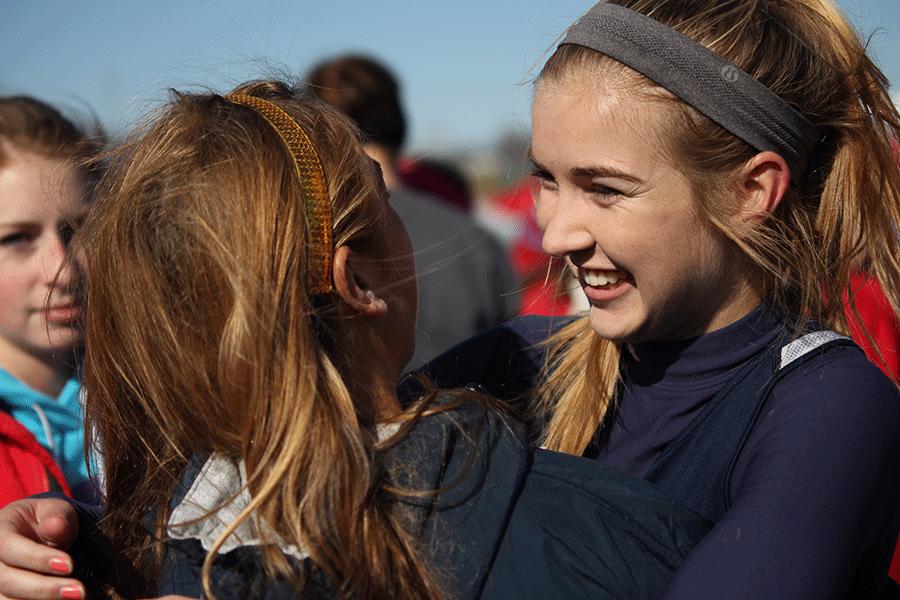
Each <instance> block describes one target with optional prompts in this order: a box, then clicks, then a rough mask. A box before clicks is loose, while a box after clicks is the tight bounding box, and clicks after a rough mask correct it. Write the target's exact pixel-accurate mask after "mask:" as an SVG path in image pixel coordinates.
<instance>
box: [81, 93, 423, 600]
mask: <svg viewBox="0 0 900 600" xmlns="http://www.w3.org/2000/svg"><path fill="white" fill-rule="evenodd" d="M235 93H240V94H247V95H251V96H258V97H261V98H264V99H266V100H268V101H269V102H271V103H273V104H275V105H277V106H278V107H280V108H281V109H283V110H284V111H285V112H287V113H288V115H290V117H291V118H292V119H294V120H295V121H296V123H297V124H298V125H299V126H300V127H301V128H302V129H303V130H304V132H305V133H306V134H307V135H308V137H309V138H310V140H311V142H312V144H313V146H314V147H315V148H316V151H317V152H318V154H319V160H320V162H321V164H322V167H323V171H324V174H325V179H326V182H327V188H328V194H329V201H330V204H331V210H332V214H333V221H334V244H335V246H336V247H337V246H341V245H351V246H359V247H366V246H368V245H369V244H371V243H372V239H373V234H374V231H375V227H376V223H377V221H378V219H380V218H381V217H382V215H383V211H384V200H383V198H384V190H383V187H382V186H381V185H380V181H379V178H378V177H377V175H376V171H375V168H374V165H373V163H372V161H371V160H370V159H369V158H368V157H367V156H366V154H365V153H364V152H363V150H362V147H361V146H360V143H359V141H358V135H357V134H356V131H355V130H354V129H353V127H352V126H351V125H350V124H349V122H348V121H347V120H346V119H345V118H344V117H343V116H341V115H340V114H339V113H338V112H337V111H336V110H334V109H332V108H330V107H328V106H327V105H324V104H322V103H318V102H314V101H308V100H301V99H298V96H297V95H296V93H295V92H294V90H292V89H290V88H288V87H287V86H285V85H283V84H279V83H275V82H258V83H254V84H248V85H245V86H242V87H240V88H238V89H237V90H235ZM110 163H111V164H110V170H109V172H108V174H107V175H106V176H105V177H104V179H103V181H102V182H101V185H100V189H99V193H98V198H97V201H96V203H95V204H94V206H93V207H92V209H91V212H90V215H89V217H88V220H87V223H86V225H85V228H84V229H83V232H82V233H83V236H82V238H81V242H82V244H83V252H84V254H85V257H86V261H87V265H88V273H89V277H88V292H87V296H88V305H89V307H90V308H89V311H88V314H87V317H86V322H85V328H86V335H87V344H86V356H85V371H84V383H85V386H86V388H87V397H88V405H87V417H88V424H89V427H90V429H91V430H92V431H93V434H94V435H96V436H97V437H98V438H99V439H101V440H102V443H103V451H104V454H105V460H106V473H107V489H108V492H107V495H106V502H107V506H108V516H107V518H106V520H105V521H104V523H105V530H106V532H107V533H108V534H109V536H110V537H111V539H112V540H113V542H114V543H115V545H116V546H117V547H118V549H119V551H121V552H122V563H123V564H126V565H127V564H129V563H130V564H136V565H148V568H147V569H146V570H143V571H142V572H140V573H130V574H128V575H127V576H123V573H120V574H119V575H118V579H119V581H118V582H116V583H115V585H114V587H115V589H116V591H117V592H118V593H121V594H123V595H126V596H129V595H132V596H133V595H135V594H147V593H152V591H153V589H152V588H153V583H152V582H153V580H154V578H155V576H156V573H157V570H158V568H159V566H160V560H161V557H162V552H163V547H162V544H161V543H159V542H160V541H161V540H164V539H165V525H166V522H167V518H168V515H169V499H170V497H171V495H172V493H173V490H175V489H176V486H177V484H178V482H179V480H180V478H181V477H182V475H183V472H184V470H185V468H186V467H187V465H188V462H189V460H190V458H191V456H192V455H193V454H200V455H205V454H209V453H220V454H222V455H224V456H226V457H229V458H231V459H233V460H243V462H244V465H245V467H246V473H247V488H248V491H249V492H250V496H251V498H252V501H251V503H250V505H249V506H248V507H247V508H246V510H245V511H244V512H243V513H242V514H241V516H240V517H239V519H238V521H237V522H235V523H233V524H232V525H231V527H230V528H229V529H228V530H227V531H226V533H225V534H223V536H222V538H220V539H219V540H218V543H217V545H216V547H215V548H214V549H213V551H212V552H209V553H208V554H207V557H206V561H205V563H204V567H203V584H204V588H205V590H206V593H207V594H211V589H210V582H209V570H210V567H211V564H212V561H213V559H214V558H215V555H216V551H217V548H218V547H219V545H220V544H221V543H222V542H223V541H224V538H225V537H227V535H228V534H229V533H230V532H231V531H233V530H234V528H235V527H237V525H238V524H239V523H240V522H241V521H243V520H247V519H252V520H255V521H257V524H258V525H260V527H259V530H261V531H266V530H269V531H271V532H272V533H273V534H274V536H276V538H277V541H283V542H284V543H286V544H288V545H294V546H296V547H299V548H303V549H304V550H306V551H307V552H308V553H309V555H310V558H311V560H312V561H313V563H314V564H315V565H316V566H317V567H318V568H319V569H321V571H322V572H323V573H324V574H325V575H326V576H327V578H328V579H329V581H330V582H331V583H332V584H333V585H334V587H335V588H336V590H337V592H338V596H339V597H342V598H347V597H350V596H353V597H356V598H437V597H439V596H440V591H439V589H438V586H437V585H436V584H435V582H434V581H433V578H432V577H431V575H430V573H429V571H428V569H427V567H426V566H425V565H424V564H423V562H422V561H421V560H420V558H419V556H418V550H417V548H416V545H415V543H414V541H413V539H412V537H411V536H410V535H409V534H408V533H407V532H406V530H405V529H404V527H403V525H402V523H403V519H402V517H401V516H399V515H397V514H395V513H396V511H395V510H394V504H395V503H394V502H393V501H392V497H391V496H390V494H388V493H387V492H386V491H385V489H386V485H385V484H386V482H388V481H387V479H386V478H387V476H386V474H385V470H384V469H383V468H382V467H381V466H380V461H379V456H380V454H379V452H380V451H379V449H378V448H377V447H376V435H375V429H374V427H375V422H374V421H375V411H374V399H372V398H365V397H359V396H358V395H357V396H355V397H351V394H350V392H349V391H348V387H349V386H348V382H347V381H346V380H345V378H344V376H343V375H342V373H345V372H347V369H346V364H345V363H346V361H348V360H350V359H349V358H345V357H343V356H342V354H341V352H339V351H338V350H339V347H338V344H337V342H336V338H335V335H334V323H335V319H337V318H340V316H339V314H340V312H341V311H340V310H338V309H337V307H336V301H335V300H334V296H317V297H311V296H310V294H309V291H308V290H307V277H306V270H307V268H308V264H309V257H308V255H307V250H308V245H309V239H308V230H307V223H306V212H305V208H304V205H303V200H302V198H301V190H300V189H299V185H300V184H299V180H298V177H297V173H296V168H295V166H294V163H293V159H292V157H291V155H290V154H289V153H288V152H287V150H286V149H285V146H284V144H283V142H282V140H281V139H280V138H279V136H278V134H277V133H276V131H275V130H274V129H273V128H272V127H271V126H270V125H269V124H267V123H266V122H265V121H264V120H263V118H262V117H261V116H260V115H259V114H258V113H256V112H255V111H254V110H252V109H249V108H247V107H244V106H239V105H236V104H233V103H231V102H228V101H227V100H225V99H224V98H223V97H222V96H219V95H216V94H178V93H173V99H172V101H171V103H170V104H169V105H168V106H166V107H165V108H164V110H163V111H162V112H161V114H160V115H158V117H157V118H156V119H155V120H154V121H153V122H152V123H151V124H150V126H149V127H148V128H147V129H146V130H145V131H143V132H141V133H140V134H139V135H138V136H137V137H135V138H134V139H132V140H131V141H130V142H129V143H127V144H126V145H125V146H124V147H123V148H121V149H120V150H118V151H116V152H115V153H113V154H112V156H111V157H110ZM148 514H152V515H154V518H155V521H154V522H153V523H147V522H146V521H145V516H146V515H148ZM271 541H272V542H273V543H272V544H270V545H267V546H265V547H264V549H263V552H264V554H265V558H266V561H265V565H266V568H267V570H268V572H269V574H270V575H271V576H273V577H274V576H279V577H284V578H287V579H288V580H289V581H293V582H295V584H296V585H298V586H302V585H304V581H306V577H307V576H308V575H309V573H304V572H302V571H303V570H302V569H301V572H299V573H298V572H297V570H296V569H295V568H293V567H292V566H291V564H290V563H289V561H288V560H287V559H286V558H285V556H284V554H283V553H281V551H280V550H279V549H278V547H277V545H276V544H275V541H276V540H275V539H273V540H271ZM142 569H143V567H141V568H139V570H142Z"/></svg>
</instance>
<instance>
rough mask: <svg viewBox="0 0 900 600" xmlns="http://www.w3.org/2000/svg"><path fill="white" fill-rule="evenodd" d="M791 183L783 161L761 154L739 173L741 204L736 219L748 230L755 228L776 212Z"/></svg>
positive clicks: (770, 155)
mask: <svg viewBox="0 0 900 600" xmlns="http://www.w3.org/2000/svg"><path fill="white" fill-rule="evenodd" d="M790 183H791V172H790V170H789V169H788V166H787V162H785V160H784V158H782V157H781V156H780V155H778V154H776V153H774V152H769V151H767V152H760V153H759V154H757V155H756V156H754V157H753V158H751V159H750V160H749V161H747V163H746V164H745V165H744V168H743V170H742V176H741V192H742V198H741V200H742V201H741V206H740V210H739V211H738V212H737V214H736V215H735V216H736V218H737V219H739V221H740V222H741V224H742V225H743V226H744V227H746V228H747V229H753V228H755V227H756V226H757V225H758V224H759V223H762V222H763V221H765V220H766V219H767V218H768V217H769V215H771V214H772V213H773V212H774V211H775V209H776V208H777V207H778V204H779V203H780V202H781V199H782V198H783V197H784V194H785V192H786V191H787V188H788V185H790Z"/></svg>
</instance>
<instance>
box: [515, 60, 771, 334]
mask: <svg viewBox="0 0 900 600" xmlns="http://www.w3.org/2000/svg"><path fill="white" fill-rule="evenodd" d="M585 79H588V78H585ZM616 83H617V82H611V81H582V80H576V79H575V78H572V77H569V78H567V79H564V80H563V81H560V82H547V81H545V82H542V83H541V84H540V87H539V89H538V91H537V94H536V97H535V101H534V107H533V113H532V119H533V122H532V145H531V155H532V160H533V162H534V168H535V170H534V174H535V177H536V180H537V185H536V188H537V191H536V194H535V200H536V205H537V206H536V208H537V220H538V224H539V225H540V227H541V229H542V230H543V232H544V238H543V247H544V250H545V251H546V252H547V253H548V254H550V255H552V256H560V257H564V258H565V259H566V263H567V264H568V265H569V268H570V269H571V272H572V274H573V275H574V276H575V277H576V278H577V279H578V281H579V282H580V283H581V286H582V289H583V290H584V294H585V295H586V296H587V300H588V302H589V303H590V319H591V324H592V326H593V328H594V330H595V331H596V332H597V333H598V334H599V335H601V336H602V337H604V338H607V339H610V340H613V341H622V342H632V343H638V342H643V341H648V340H669V339H687V338H691V337H696V336H699V335H702V334H704V333H707V332H710V331H713V330H716V329H719V328H721V327H724V326H726V325H728V324H730V323H732V322H734V321H736V320H737V319H739V318H741V317H742V316H743V315H745V314H747V313H748V312H749V311H750V310H751V309H752V308H753V307H754V306H756V304H758V303H759V301H760V300H761V298H759V297H758V296H757V295H756V294H754V293H753V292H751V291H749V290H750V288H749V287H748V285H747V277H748V275H747V274H746V273H745V272H744V269H742V268H741V266H740V265H741V264H743V262H742V261H741V260H739V259H738V258H737V256H736V254H737V253H736V252H733V251H732V250H731V246H730V245H729V244H728V243H727V242H726V240H725V237H724V236H723V235H722V234H721V233H720V232H719V231H718V230H716V229H715V228H714V227H713V226H712V225H710V224H708V223H706V222H704V221H702V220H701V219H700V218H699V217H698V216H697V213H696V210H695V202H694V199H693V197H692V191H691V187H690V185H689V183H688V181H687V180H686V179H685V177H684V176H683V175H682V174H681V173H680V172H679V171H678V170H677V169H676V168H674V167H673V166H672V165H671V164H670V163H671V161H667V160H666V159H665V158H664V156H663V153H662V150H661V149H662V147H663V143H662V140H661V138H660V136H661V135H665V133H664V132H665V128H666V123H667V121H666V119H665V116H666V114H665V112H664V111H666V110H670V109H669V108H667V107H666V106H665V105H664V104H662V103H661V102H658V101H652V100H650V99H644V98H642V97H640V96H638V95H637V94H635V93H633V92H632V91H630V90H629V89H628V88H627V87H625V86H624V85H622V84H619V85H615V84H616Z"/></svg>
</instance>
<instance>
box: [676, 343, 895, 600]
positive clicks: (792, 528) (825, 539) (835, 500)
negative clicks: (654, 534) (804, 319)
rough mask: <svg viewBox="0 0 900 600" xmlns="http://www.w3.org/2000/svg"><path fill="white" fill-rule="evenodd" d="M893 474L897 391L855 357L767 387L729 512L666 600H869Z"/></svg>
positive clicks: (888, 524) (886, 550) (879, 568)
mask: <svg viewBox="0 0 900 600" xmlns="http://www.w3.org/2000/svg"><path fill="white" fill-rule="evenodd" d="M851 353H852V354H851ZM898 473H900V398H898V395H897V392H896V389H895V388H894V387H893V385H892V384H891V383H890V381H889V380H887V379H886V378H885V377H883V376H882V375H881V373H879V372H877V369H876V368H875V367H874V366H873V365H871V364H870V363H868V362H867V361H864V360H863V359H862V357H861V355H860V354H859V353H858V352H857V351H855V350H852V349H841V350H837V349H835V350H832V351H830V352H828V353H827V354H826V355H824V356H823V357H822V359H821V360H817V361H812V362H811V363H810V364H809V365H806V366H804V367H803V368H801V369H798V370H797V371H796V372H794V373H791V374H789V375H788V376H786V377H785V379H784V380H782V382H780V383H779V384H778V386H776V388H775V390H774V391H773V393H772V395H771V396H770V398H769V400H768V401H767V404H766V405H765V406H764V407H763V411H762V415H761V417H760V420H759V421H758V422H757V424H756V426H755V427H754V429H753V431H752V432H751V434H750V437H749V438H748V441H747V444H746V445H745V447H744V449H743V451H742V453H741V455H740V457H739V459H738V462H737V465H736V468H735V471H734V476H733V479H732V485H731V490H730V491H731V498H732V506H731V508H730V509H729V510H728V512H727V513H726V514H725V516H724V517H723V519H722V520H721V521H720V522H719V523H717V524H716V526H715V528H714V529H713V531H712V532H711V533H710V534H709V535H707V536H706V537H705V538H704V539H703V540H702V541H701V543H700V544H699V545H698V546H697V548H696V549H695V550H694V551H693V552H692V553H691V554H690V555H689V556H688V558H687V560H686V561H685V563H684V565H683V566H682V568H681V569H680V570H679V571H678V573H677V574H676V577H675V579H674V580H673V582H672V584H671V585H670V586H669V588H668V589H667V591H666V595H665V596H664V598H665V599H666V600H675V599H680V598H698V597H702V598H721V599H730V598H734V599H738V598H740V599H744V600H746V599H756V598H760V599H762V598H765V599H775V600H777V599H780V598H784V599H791V600H795V599H801V600H802V599H806V598H808V599H810V600H812V599H816V600H820V599H841V598H877V597H878V595H879V594H880V590H881V586H882V585H883V583H884V580H885V579H884V578H885V574H886V573H887V569H888V566H889V564H890V558H891V554H892V551H893V547H894V545H895V544H896V541H897V528H898V511H897V506H898V502H900V489H898V487H900V486H898V483H900V478H898V475H897V474H898Z"/></svg>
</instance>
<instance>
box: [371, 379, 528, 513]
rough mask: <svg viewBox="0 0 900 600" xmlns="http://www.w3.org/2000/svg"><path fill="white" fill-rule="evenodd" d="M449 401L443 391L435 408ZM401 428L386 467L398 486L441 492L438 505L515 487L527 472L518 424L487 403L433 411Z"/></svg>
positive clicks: (523, 440)
mask: <svg viewBox="0 0 900 600" xmlns="http://www.w3.org/2000/svg"><path fill="white" fill-rule="evenodd" d="M454 401H455V395H454V394H452V393H449V392H448V393H444V394H442V395H441V396H440V397H439V398H438V399H437V401H436V406H439V405H440V403H441V402H454ZM402 427H403V426H402V425H401V430H400V431H399V432H398V433H397V434H396V435H397V436H398V441H396V443H394V444H393V445H392V446H390V447H389V448H388V450H387V451H386V455H385V460H386V463H387V465H388V468H389V469H390V470H391V471H392V473H393V476H394V477H395V480H396V482H397V483H398V484H399V486H400V487H402V488H407V489H414V490H418V491H429V490H438V489H440V490H442V492H441V498H442V502H446V503H453V502H455V501H456V500H457V499H461V498H469V497H473V496H475V495H477V494H481V493H482V492H483V488H484V487H485V486H487V487H490V488H495V487H512V488H514V489H515V488H518V486H519V483H520V482H521V480H522V478H523V477H524V474H525V471H526V469H527V465H528V445H527V439H526V437H525V432H524V426H523V425H522V424H521V423H520V422H519V421H518V420H517V419H515V418H514V417H512V416H511V415H509V414H507V413H505V412H503V411H501V410H498V409H497V408H495V407H493V406H491V405H489V404H482V403H479V402H474V401H473V402H466V403H464V404H461V405H459V406H454V407H453V408H448V409H440V408H438V410H437V412H435V413H434V414H430V415H428V416H425V417H421V418H418V419H416V420H414V421H413V422H412V423H411V424H409V425H408V429H407V430H406V431H404V430H403V429H402ZM451 482H452V485H449V486H448V485H447V484H449V483H451ZM445 486H446V487H445ZM432 500H433V499H429V500H428V502H431V501H432Z"/></svg>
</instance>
